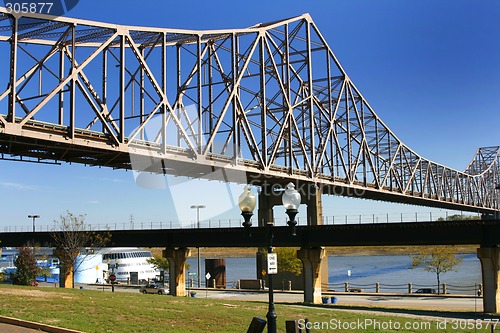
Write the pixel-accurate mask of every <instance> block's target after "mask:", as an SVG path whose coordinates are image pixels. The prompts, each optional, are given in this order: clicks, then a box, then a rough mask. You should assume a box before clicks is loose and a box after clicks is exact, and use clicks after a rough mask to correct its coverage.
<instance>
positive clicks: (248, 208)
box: [238, 185, 257, 213]
mask: <svg viewBox="0 0 500 333" xmlns="http://www.w3.org/2000/svg"><path fill="white" fill-rule="evenodd" d="M256 204H257V199H256V198H255V195H253V193H252V192H251V191H250V186H248V185H247V186H245V189H244V190H243V193H241V195H240V197H239V198H238V205H239V206H240V210H241V212H243V213H251V212H253V210H254V209H255V205H256Z"/></svg>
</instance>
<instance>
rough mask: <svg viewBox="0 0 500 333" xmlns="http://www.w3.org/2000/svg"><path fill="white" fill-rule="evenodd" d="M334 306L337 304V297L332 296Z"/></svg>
mask: <svg viewBox="0 0 500 333" xmlns="http://www.w3.org/2000/svg"><path fill="white" fill-rule="evenodd" d="M332 304H337V297H335V296H332Z"/></svg>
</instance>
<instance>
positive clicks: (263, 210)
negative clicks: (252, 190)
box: [255, 184, 281, 279]
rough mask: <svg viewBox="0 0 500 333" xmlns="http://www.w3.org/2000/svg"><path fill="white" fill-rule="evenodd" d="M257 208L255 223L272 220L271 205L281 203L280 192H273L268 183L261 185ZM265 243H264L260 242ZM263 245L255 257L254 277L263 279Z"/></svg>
mask: <svg viewBox="0 0 500 333" xmlns="http://www.w3.org/2000/svg"><path fill="white" fill-rule="evenodd" d="M258 200H259V208H258V210H257V225H258V226H259V227H265V226H266V225H267V222H270V221H274V213H273V207H274V206H276V205H281V193H279V194H275V193H273V190H272V186H270V185H269V184H265V185H262V189H261V192H260V193H259V195H258ZM262 245H265V244H262ZM265 250H266V249H265V247H259V249H258V250H257V253H256V254H255V257H256V264H257V265H256V277H257V279H263V278H264V276H263V275H262V272H263V271H264V269H265V267H266V265H267V264H266V260H267V258H266V256H265V255H264V252H265Z"/></svg>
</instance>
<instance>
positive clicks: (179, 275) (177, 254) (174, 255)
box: [163, 247, 191, 296]
mask: <svg viewBox="0 0 500 333" xmlns="http://www.w3.org/2000/svg"><path fill="white" fill-rule="evenodd" d="M190 256H191V250H190V249H188V248H184V247H183V248H178V249H169V248H167V249H165V250H163V258H166V259H167V260H168V262H169V264H170V265H169V289H170V295H172V296H186V260H187V258H188V257H190Z"/></svg>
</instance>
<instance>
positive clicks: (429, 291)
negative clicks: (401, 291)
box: [415, 288, 436, 294]
mask: <svg viewBox="0 0 500 333" xmlns="http://www.w3.org/2000/svg"><path fill="white" fill-rule="evenodd" d="M435 293H436V289H432V288H421V289H418V290H417V291H415V294H435Z"/></svg>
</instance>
